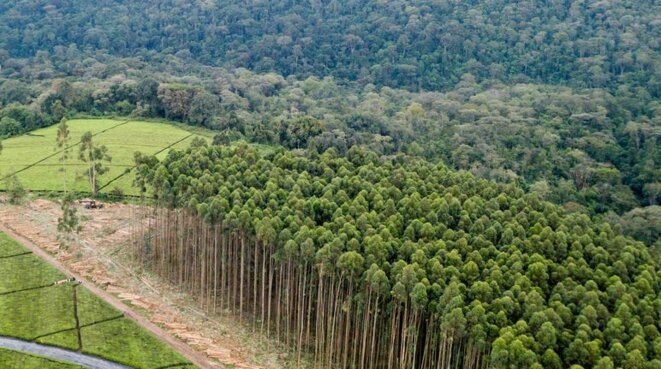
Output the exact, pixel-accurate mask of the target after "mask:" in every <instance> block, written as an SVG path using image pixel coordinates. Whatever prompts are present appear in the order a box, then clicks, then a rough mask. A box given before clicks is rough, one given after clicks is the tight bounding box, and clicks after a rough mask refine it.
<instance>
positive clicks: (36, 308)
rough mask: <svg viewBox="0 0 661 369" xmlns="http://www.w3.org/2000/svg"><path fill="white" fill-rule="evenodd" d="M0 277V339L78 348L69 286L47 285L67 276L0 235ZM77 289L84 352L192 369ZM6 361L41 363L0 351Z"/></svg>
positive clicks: (34, 365)
mask: <svg viewBox="0 0 661 369" xmlns="http://www.w3.org/2000/svg"><path fill="white" fill-rule="evenodd" d="M0 275H1V276H2V278H0V336H6V337H16V338H19V339H23V340H26V341H34V342H38V343H42V344H46V345H52V346H59V347H63V348H66V349H71V350H76V349H77V348H78V340H77V334H76V329H75V319H74V315H73V288H74V287H73V284H72V283H62V284H57V285H51V284H52V283H53V282H57V281H62V280H65V279H67V276H65V275H64V274H62V273H60V272H59V271H57V270H56V269H55V268H53V267H51V266H50V265H48V264H47V263H45V262H44V261H43V260H41V259H40V258H39V257H37V256H35V255H33V254H31V253H29V252H27V250H26V249H24V248H23V247H22V246H20V245H19V244H17V243H16V242H15V241H13V240H12V239H10V238H9V237H7V236H6V235H5V234H3V233H0ZM76 290H77V300H78V317H79V320H80V325H81V336H82V343H83V352H85V353H87V354H91V355H96V356H99V357H103V358H106V359H108V360H111V361H115V362H118V363H122V364H125V365H128V366H131V367H134V368H145V369H147V368H160V367H172V368H184V367H190V368H192V367H193V366H192V365H190V363H189V362H188V361H187V360H186V359H185V358H183V357H182V356H181V355H180V354H178V353H177V352H175V351H173V350H172V349H170V348H169V347H168V346H167V345H166V344H165V343H163V342H161V341H160V340H158V339H156V338H155V337H153V336H152V335H151V334H150V333H149V332H147V331H145V330H144V329H142V328H141V327H140V326H139V325H137V324H136V323H134V322H133V321H132V320H130V319H128V318H126V317H124V316H123V314H122V313H121V312H119V311H117V310H116V309H114V308H113V307H112V306H110V305H109V304H107V303H106V302H105V301H103V300H101V299H100V298H98V297H96V296H95V295H94V294H92V293H91V292H90V291H89V290H87V289H85V288H82V287H80V286H78V287H76ZM10 360H20V361H18V363H27V364H25V365H24V366H23V364H21V366H20V367H21V368H24V367H25V368H42V367H44V366H40V365H41V364H42V363H43V360H45V359H42V358H38V357H33V356H29V355H22V354H19V353H12V352H11V351H7V350H5V351H0V363H3V362H7V363H11V361H10ZM49 365H50V363H49ZM53 365H56V366H54V367H58V368H60V367H61V368H69V367H75V366H67V365H66V364H62V365H60V364H59V363H57V364H53ZM57 365H60V366H57ZM0 367H1V366H0ZM46 367H49V366H46Z"/></svg>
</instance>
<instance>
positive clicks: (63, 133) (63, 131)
mask: <svg viewBox="0 0 661 369" xmlns="http://www.w3.org/2000/svg"><path fill="white" fill-rule="evenodd" d="M69 140H70V136H69V126H68V125H67V120H66V119H64V118H62V121H60V124H59V125H58V126H57V137H56V139H55V150H61V151H62V155H60V158H59V160H60V163H61V164H62V168H61V169H60V170H61V171H62V172H63V175H64V177H63V178H64V193H65V194H66V193H67V161H68V160H69V151H70V149H69Z"/></svg>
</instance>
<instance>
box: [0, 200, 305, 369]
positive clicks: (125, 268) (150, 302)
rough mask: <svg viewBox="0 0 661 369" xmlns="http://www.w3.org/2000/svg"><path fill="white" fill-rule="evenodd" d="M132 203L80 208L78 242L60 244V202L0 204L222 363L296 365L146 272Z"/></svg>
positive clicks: (239, 368)
mask: <svg viewBox="0 0 661 369" xmlns="http://www.w3.org/2000/svg"><path fill="white" fill-rule="evenodd" d="M132 208H133V206H132V205H122V204H107V205H106V207H105V208H104V210H103V211H102V212H99V211H95V210H81V212H82V213H83V214H84V215H85V216H86V217H87V218H88V220H87V221H86V222H85V226H84V227H83V229H82V231H81V233H80V234H79V236H78V238H77V240H76V242H72V243H71V245H70V247H69V248H68V249H66V250H65V249H61V248H60V247H59V242H58V241H57V239H56V236H55V234H56V231H55V228H56V227H57V221H56V218H57V214H58V212H59V208H58V204H57V203H54V202H51V201H48V200H43V199H35V200H34V201H31V202H29V203H27V204H25V205H22V206H12V205H8V204H0V224H5V225H8V226H11V229H13V230H14V231H15V232H16V233H18V234H20V235H23V236H24V237H25V238H27V239H29V240H30V241H31V242H33V243H34V244H35V245H38V246H39V247H40V248H42V249H44V251H46V252H48V253H50V254H53V255H54V256H55V257H56V258H57V259H58V260H59V261H60V262H61V263H63V264H64V265H65V266H66V267H67V268H68V269H70V270H71V271H73V272H76V273H78V274H79V275H81V276H82V277H84V278H85V279H86V280H89V281H91V282H93V283H94V284H95V285H96V286H98V287H99V288H101V289H104V290H105V291H106V292H108V293H111V294H112V295H114V296H116V297H117V298H118V299H120V300H122V301H124V302H125V303H126V305H127V306H129V307H130V308H132V309H134V310H135V311H136V312H137V313H139V314H140V315H141V316H144V317H145V319H148V320H149V321H150V322H151V323H153V324H156V325H157V326H159V327H161V329H163V330H164V331H165V332H167V333H168V334H169V335H170V336H171V337H173V338H174V339H175V340H177V341H180V342H181V343H182V344H185V345H187V346H188V347H190V349H191V350H194V351H197V352H199V353H200V354H201V355H203V356H205V357H207V359H208V360H209V361H210V362H211V363H215V365H217V366H218V365H219V367H220V368H235V369H267V368H268V369H271V368H274V369H287V368H295V367H296V366H295V365H292V364H290V363H288V359H287V356H286V355H284V356H283V350H281V346H280V345H278V344H277V343H276V342H274V341H271V340H268V339H266V338H264V337H253V336H252V335H251V334H250V332H249V329H248V328H245V327H242V326H240V325H239V324H237V323H236V321H234V320H233V319H232V317H231V316H227V315H225V314H221V312H219V314H217V315H214V316H210V315H207V314H204V313H203V312H201V311H199V309H198V308H197V306H196V304H195V303H194V302H193V301H191V299H190V296H189V295H188V294H185V293H181V292H180V291H179V290H178V289H176V288H172V287H171V286H170V285H168V284H167V283H164V282H163V281H162V280H161V279H160V278H159V277H157V276H155V275H153V274H150V273H146V272H145V271H143V270H142V269H141V268H140V267H139V266H137V265H136V264H134V263H133V261H132V260H131V259H130V258H129V257H128V255H126V254H125V252H124V245H125V244H126V241H127V240H128V238H129V236H130V234H129V232H130V224H131V220H130V216H131V214H133V213H134V212H135V211H136V210H135V209H132Z"/></svg>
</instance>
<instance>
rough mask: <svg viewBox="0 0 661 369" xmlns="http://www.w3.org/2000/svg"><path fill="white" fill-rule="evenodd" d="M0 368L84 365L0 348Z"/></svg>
mask: <svg viewBox="0 0 661 369" xmlns="http://www.w3.org/2000/svg"><path fill="white" fill-rule="evenodd" d="M0 368H20V369H46V368H47V369H82V366H79V365H75V364H67V363H62V362H59V361H55V360H51V359H47V358H43V357H39V356H35V355H29V354H24V353H22V352H16V351H12V350H5V349H1V348H0Z"/></svg>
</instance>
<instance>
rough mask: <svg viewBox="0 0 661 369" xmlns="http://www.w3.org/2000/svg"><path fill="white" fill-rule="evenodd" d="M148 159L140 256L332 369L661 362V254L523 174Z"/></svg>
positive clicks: (371, 162) (142, 173)
mask: <svg viewBox="0 0 661 369" xmlns="http://www.w3.org/2000/svg"><path fill="white" fill-rule="evenodd" d="M136 159H137V160H136V161H137V163H138V164H139V176H138V178H137V181H136V184H138V185H139V186H140V187H141V188H142V189H143V190H144V191H145V193H147V194H153V195H155V196H156V197H157V198H158V199H159V201H158V203H159V205H160V207H161V208H160V210H159V212H158V214H159V215H158V216H157V217H156V219H155V220H152V221H151V223H150V224H151V226H150V228H149V231H148V232H147V234H145V235H142V236H139V237H137V238H136V242H135V246H136V248H135V252H136V258H137V259H138V260H142V261H143V262H144V263H145V265H148V266H150V267H152V268H153V269H154V270H155V271H156V272H158V273H160V274H161V275H162V276H164V277H165V278H167V279H168V280H169V281H171V282H173V283H175V284H177V285H179V286H181V287H182V288H185V290H186V291H189V292H191V293H193V294H194V295H195V296H196V297H197V298H198V299H197V301H199V303H200V305H201V306H203V307H206V308H207V309H212V308H213V309H215V308H216V307H220V308H223V309H229V310H232V311H234V312H236V313H237V314H240V315H241V316H248V317H252V318H253V319H255V320H257V321H259V322H261V323H260V324H261V329H266V331H268V332H270V333H271V334H274V335H275V336H276V337H277V338H279V339H281V340H282V341H283V342H287V343H289V344H290V345H292V347H294V348H296V349H297V351H299V352H300V350H301V349H302V350H304V351H308V352H310V353H314V358H315V361H316V362H317V364H318V365H317V366H315V367H322V368H389V369H404V368H430V369H431V368H434V369H436V368H444V369H445V368H466V369H473V368H498V369H500V368H502V369H505V368H507V369H518V368H520V369H524V368H525V369H530V368H535V369H538V368H539V369H541V368H546V369H561V368H570V367H571V368H573V369H578V368H595V369H606V368H616V367H617V368H626V369H634V368H638V369H652V368H657V367H658V366H659V365H661V356H660V355H661V346H660V344H661V336H660V335H659V330H660V329H661V326H660V323H661V316H660V315H659V314H660V313H661V310H660V309H659V303H660V300H659V293H660V292H661V283H660V280H659V270H658V259H656V258H655V257H654V256H652V255H650V252H649V251H648V249H647V248H646V247H645V246H644V245H643V244H642V243H640V242H634V241H632V240H631V239H629V238H626V237H623V236H622V235H621V234H618V231H615V230H613V229H612V228H611V227H610V226H609V225H607V224H598V223H593V222H592V221H591V220H590V219H589V218H588V217H587V216H586V215H584V214H577V213H573V214H567V213H566V212H565V211H564V210H563V209H562V208H560V207H558V206H555V205H553V204H551V203H549V202H545V201H543V200H542V199H540V197H539V195H537V194H534V193H529V194H525V193H524V192H523V191H522V190H521V189H520V188H517V186H515V185H513V184H509V185H498V184H496V183H494V182H490V181H487V180H484V179H478V178H475V177H474V176H472V175H470V174H469V173H466V172H453V171H450V170H448V169H447V168H446V167H445V166H443V165H433V164H430V163H428V162H425V161H423V160H421V159H418V158H414V157H409V156H406V155H397V156H394V157H391V158H379V156H378V155H376V154H375V153H374V152H371V151H369V150H365V149H359V148H355V147H354V148H352V149H350V150H348V151H347V153H346V154H345V155H339V154H337V153H336V152H335V151H334V150H332V149H331V150H329V151H326V152H325V153H323V154H322V155H317V154H314V153H313V154H311V155H310V156H308V157H305V156H301V155H297V154H296V153H292V152H291V151H285V150H282V149H281V150H279V151H278V152H275V153H272V154H269V155H267V156H262V155H260V154H259V152H257V151H256V150H255V149H254V148H252V147H249V146H247V145H244V146H240V147H238V148H234V149H230V148H226V147H221V146H212V147H207V146H206V145H205V144H201V143H197V144H196V145H194V147H191V148H190V149H188V150H186V151H172V152H170V154H169V155H168V157H167V158H165V159H164V160H163V161H162V162H159V161H158V160H156V159H155V158H148V157H144V156H140V155H138V156H137V157H136ZM182 208H183V209H186V210H185V211H181V210H176V209H182ZM184 245H185V246H184ZM253 324H254V323H253ZM253 329H257V328H256V325H253Z"/></svg>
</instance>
